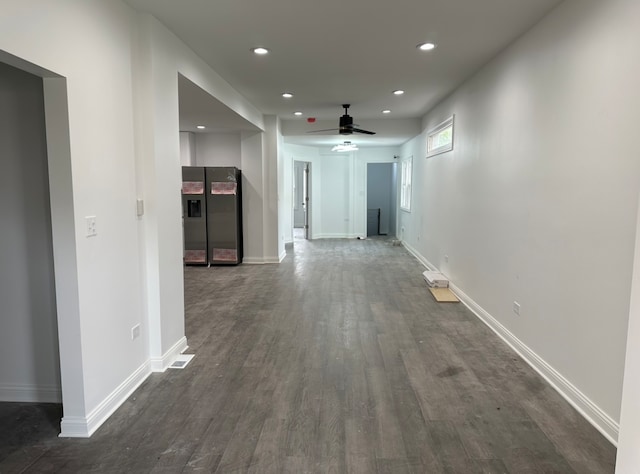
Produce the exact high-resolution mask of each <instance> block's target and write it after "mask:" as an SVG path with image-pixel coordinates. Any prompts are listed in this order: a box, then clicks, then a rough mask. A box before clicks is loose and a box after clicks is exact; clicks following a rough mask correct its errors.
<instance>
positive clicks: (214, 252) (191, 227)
mask: <svg viewBox="0 0 640 474" xmlns="http://www.w3.org/2000/svg"><path fill="white" fill-rule="evenodd" d="M182 176H183V186H182V200H183V216H184V242H185V245H184V247H185V250H184V261H185V263H186V264H209V265H237V264H239V263H242V257H243V248H242V180H241V173H240V170H239V169H238V168H235V167H207V168H202V167H183V168H182ZM196 178H197V179H196ZM200 179H202V181H200ZM199 183H202V186H201V185H200V184H199ZM200 193H201V194H200ZM200 200H201V201H202V202H200ZM203 239H204V240H203ZM203 243H204V245H203ZM203 250H204V253H203Z"/></svg>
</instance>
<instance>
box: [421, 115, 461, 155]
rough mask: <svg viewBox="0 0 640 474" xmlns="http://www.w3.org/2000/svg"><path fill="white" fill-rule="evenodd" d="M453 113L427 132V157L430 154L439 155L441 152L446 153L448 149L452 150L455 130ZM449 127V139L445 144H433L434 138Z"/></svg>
mask: <svg viewBox="0 0 640 474" xmlns="http://www.w3.org/2000/svg"><path fill="white" fill-rule="evenodd" d="M454 119H455V115H452V116H451V117H449V118H448V119H446V120H445V121H443V122H442V123H440V124H438V125H436V126H435V127H434V128H432V129H431V130H429V132H427V158H430V157H432V156H436V155H440V154H442V153H447V152H448V151H452V150H453V140H454V131H455V123H454V122H455V121H454ZM448 128H451V141H450V142H449V143H447V144H445V145H440V146H437V147H434V146H433V141H434V139H435V138H436V137H437V136H438V135H439V134H440V133H442V132H443V131H445V130H446V129H448Z"/></svg>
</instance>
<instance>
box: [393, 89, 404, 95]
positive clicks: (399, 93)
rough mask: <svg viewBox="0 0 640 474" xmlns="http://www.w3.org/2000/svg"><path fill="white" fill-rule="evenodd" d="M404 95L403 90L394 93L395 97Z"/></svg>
mask: <svg viewBox="0 0 640 474" xmlns="http://www.w3.org/2000/svg"><path fill="white" fill-rule="evenodd" d="M402 94H404V91H403V90H400V89H398V90H395V91H393V95H402Z"/></svg>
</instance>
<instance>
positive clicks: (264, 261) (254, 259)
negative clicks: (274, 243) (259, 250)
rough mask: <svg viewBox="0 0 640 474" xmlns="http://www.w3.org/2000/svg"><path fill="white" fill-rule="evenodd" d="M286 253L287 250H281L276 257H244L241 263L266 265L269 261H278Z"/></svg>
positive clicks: (280, 260)
mask: <svg viewBox="0 0 640 474" xmlns="http://www.w3.org/2000/svg"><path fill="white" fill-rule="evenodd" d="M286 255H287V252H286V251H285V252H282V254H280V255H278V256H276V257H264V258H258V257H245V258H243V259H242V263H246V264H247V265H268V264H270V263H280V262H282V260H283V259H284V257H285V256H286Z"/></svg>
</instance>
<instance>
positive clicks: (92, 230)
mask: <svg viewBox="0 0 640 474" xmlns="http://www.w3.org/2000/svg"><path fill="white" fill-rule="evenodd" d="M85 222H86V224H87V237H93V236H94V235H98V228H97V227H96V216H87V217H85Z"/></svg>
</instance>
